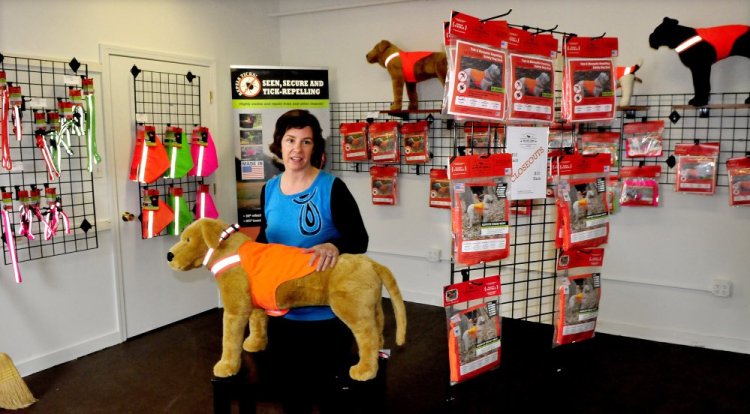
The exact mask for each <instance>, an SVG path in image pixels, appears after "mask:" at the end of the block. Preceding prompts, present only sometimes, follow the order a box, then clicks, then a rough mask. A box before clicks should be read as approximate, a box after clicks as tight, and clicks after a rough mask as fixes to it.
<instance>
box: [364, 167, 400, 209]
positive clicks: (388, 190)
mask: <svg viewBox="0 0 750 414" xmlns="http://www.w3.org/2000/svg"><path fill="white" fill-rule="evenodd" d="M397 176H398V168H396V167H384V166H379V165H376V166H374V167H370V178H371V183H372V204H376V205H377V204H382V205H394V204H396V201H397V197H396V195H397V194H398V192H397V189H398V186H397V185H396V177H397Z"/></svg>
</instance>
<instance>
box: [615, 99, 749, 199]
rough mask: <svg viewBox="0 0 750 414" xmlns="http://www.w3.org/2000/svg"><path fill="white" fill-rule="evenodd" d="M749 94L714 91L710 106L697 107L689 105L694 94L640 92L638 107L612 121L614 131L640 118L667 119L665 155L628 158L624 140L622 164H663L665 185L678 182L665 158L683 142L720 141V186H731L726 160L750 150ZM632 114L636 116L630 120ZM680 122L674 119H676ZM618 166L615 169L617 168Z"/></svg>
mask: <svg viewBox="0 0 750 414" xmlns="http://www.w3.org/2000/svg"><path fill="white" fill-rule="evenodd" d="M747 96H748V93H747V92H745V93H715V94H711V97H710V102H711V105H709V107H707V108H705V109H702V108H694V107H692V106H689V105H687V101H689V100H690V99H691V98H692V97H693V95H692V94H666V95H636V96H633V97H632V99H631V103H633V106H634V107H636V108H638V110H628V111H625V112H622V111H621V112H618V117H617V118H616V119H615V121H614V122H613V123H612V131H616V132H621V131H622V126H623V124H624V123H629V122H640V121H654V120H663V121H664V134H663V147H664V153H663V155H662V156H661V157H658V158H657V157H653V158H626V157H624V154H625V149H624V140H620V149H619V153H620V154H619V155H620V156H619V159H620V161H621V162H620V165H638V164H639V162H640V161H644V164H646V165H654V164H660V165H661V166H662V175H661V178H660V183H661V184H674V182H675V168H671V169H670V168H669V167H668V166H667V164H666V163H665V161H666V160H667V159H668V158H669V156H671V155H673V154H674V147H675V145H676V144H679V143H687V144H691V143H693V142H695V140H698V141H699V142H707V141H714V142H719V147H720V153H719V165H718V166H719V168H718V171H717V172H718V174H717V182H716V185H717V186H718V187H728V185H729V182H728V175H727V169H726V161H727V159H729V158H733V157H743V156H746V155H747V154H748V152H750V145H749V144H748V138H750V135H748V131H750V105H746V104H744V101H745V99H746V98H747ZM629 116H632V117H634V118H633V119H628V117H629ZM670 116H672V119H674V120H675V121H676V122H673V121H672V119H670ZM616 170H617V169H615V171H616Z"/></svg>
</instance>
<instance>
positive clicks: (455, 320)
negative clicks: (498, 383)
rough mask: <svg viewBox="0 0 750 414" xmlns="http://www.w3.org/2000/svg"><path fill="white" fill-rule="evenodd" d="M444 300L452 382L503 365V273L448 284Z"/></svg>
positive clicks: (453, 383)
mask: <svg viewBox="0 0 750 414" xmlns="http://www.w3.org/2000/svg"><path fill="white" fill-rule="evenodd" d="M443 303H444V307H445V316H446V322H447V325H448V360H449V364H450V383H451V385H455V384H458V383H460V382H463V381H466V380H468V379H470V378H474V377H476V376H477V375H480V374H482V373H484V372H487V371H489V370H492V369H494V368H497V367H498V366H500V349H501V339H500V338H501V335H500V326H501V320H502V319H501V315H500V276H488V277H484V278H481V279H474V280H470V281H467V282H461V283H455V284H452V285H449V286H445V287H444V288H443Z"/></svg>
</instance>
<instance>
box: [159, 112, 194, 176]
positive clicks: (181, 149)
mask: <svg viewBox="0 0 750 414" xmlns="http://www.w3.org/2000/svg"><path fill="white" fill-rule="evenodd" d="M164 146H165V147H166V148H167V155H169V168H168V169H167V170H166V171H164V177H165V178H182V177H184V176H186V175H187V173H188V172H189V171H190V170H192V169H193V156H192V154H191V153H190V145H188V144H187V143H186V142H185V135H184V133H183V132H182V128H179V127H173V126H171V125H168V126H167V128H166V129H165V130H164Z"/></svg>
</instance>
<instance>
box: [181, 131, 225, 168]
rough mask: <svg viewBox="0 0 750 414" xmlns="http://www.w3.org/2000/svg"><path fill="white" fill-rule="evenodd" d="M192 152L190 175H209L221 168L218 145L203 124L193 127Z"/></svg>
mask: <svg viewBox="0 0 750 414" xmlns="http://www.w3.org/2000/svg"><path fill="white" fill-rule="evenodd" d="M190 153H191V154H192V156H193V168H192V169H191V170H190V171H189V172H188V175H190V176H191V177H193V176H194V177H208V176H209V175H211V174H213V173H214V171H216V169H217V168H219V158H218V157H217V156H216V145H215V144H214V139H213V137H212V136H211V131H209V130H208V128H206V127H203V126H197V127H195V128H193V132H192V134H191V138H190Z"/></svg>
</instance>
